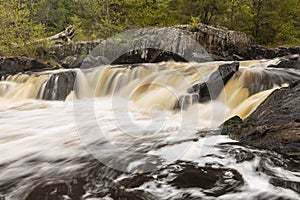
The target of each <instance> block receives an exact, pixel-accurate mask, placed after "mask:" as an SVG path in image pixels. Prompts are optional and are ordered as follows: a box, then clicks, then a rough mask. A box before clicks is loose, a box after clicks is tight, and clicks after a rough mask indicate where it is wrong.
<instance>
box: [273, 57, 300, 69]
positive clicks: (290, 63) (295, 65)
mask: <svg viewBox="0 0 300 200" xmlns="http://www.w3.org/2000/svg"><path fill="white" fill-rule="evenodd" d="M268 68H285V69H287V68H292V69H300V56H299V55H293V56H290V57H288V58H284V59H282V60H281V61H280V62H279V63H278V64H277V65H269V66H268Z"/></svg>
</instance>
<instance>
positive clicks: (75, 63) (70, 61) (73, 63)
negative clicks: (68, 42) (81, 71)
mask: <svg viewBox="0 0 300 200" xmlns="http://www.w3.org/2000/svg"><path fill="white" fill-rule="evenodd" d="M82 62H83V59H81V58H78V57H77V56H68V57H66V58H65V59H64V60H63V62H62V67H63V68H67V69H75V68H80V66H81V64H82Z"/></svg>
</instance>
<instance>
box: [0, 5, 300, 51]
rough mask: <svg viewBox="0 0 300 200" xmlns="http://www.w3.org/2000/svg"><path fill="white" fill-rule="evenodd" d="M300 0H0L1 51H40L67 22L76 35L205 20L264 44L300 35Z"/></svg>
mask: <svg viewBox="0 0 300 200" xmlns="http://www.w3.org/2000/svg"><path fill="white" fill-rule="evenodd" d="M299 10H300V0H284V1H283V0H28V1H24V0H22V1H20V0H0V25H1V30H0V53H1V54H23V55H31V54H34V52H35V51H34V50H35V49H36V46H37V45H47V43H46V42H45V41H43V42H42V40H40V39H42V38H46V37H49V36H51V35H54V34H56V33H58V32H60V31H62V30H64V29H65V28H66V27H67V26H69V25H73V26H74V27H75V30H76V35H75V38H74V40H75V41H78V40H91V39H99V38H107V37H110V36H113V35H115V34H116V33H119V32H122V31H124V30H126V29H131V28H140V27H164V26H172V25H175V24H191V25H192V26H197V24H198V23H199V22H201V23H205V24H211V25H220V26H225V27H228V28H230V29H233V30H240V31H244V32H246V33H247V34H249V35H252V36H253V37H254V38H256V39H257V41H258V42H259V43H260V44H268V45H270V44H271V45H272V44H282V43H289V44H292V43H294V44H297V45H299V41H300V12H299Z"/></svg>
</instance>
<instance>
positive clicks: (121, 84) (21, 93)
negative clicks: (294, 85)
mask: <svg viewBox="0 0 300 200" xmlns="http://www.w3.org/2000/svg"><path fill="white" fill-rule="evenodd" d="M277 62H278V59H274V60H271V61H244V62H241V63H240V70H239V71H238V72H237V73H236V74H235V75H234V76H233V77H232V78H231V79H230V80H229V81H228V83H227V84H226V85H225V87H224V88H223V90H222V91H221V93H220V95H219V97H218V98H217V99H216V101H218V102H222V103H223V104H225V105H226V107H228V108H229V109H230V112H229V114H228V116H227V117H230V116H233V115H236V114H238V115H240V116H241V117H242V118H245V117H247V116H248V115H249V114H250V113H251V112H252V111H253V110H255V108H256V107H257V106H258V105H259V104H260V103H261V102H262V101H263V100H264V99H265V98H266V97H267V96H268V95H269V94H270V93H271V92H272V91H273V90H275V89H276V88H279V87H283V86H285V85H287V84H289V83H291V82H293V81H295V80H297V79H299V73H298V72H296V71H293V70H280V69H268V68H266V67H267V66H269V65H271V64H276V63H277ZM224 63H226V62H208V63H175V62H163V63H159V64H140V65H126V66H122V65H116V66H99V67H97V68H93V69H88V70H81V69H76V70H55V71H50V72H49V71H48V72H39V73H32V74H16V75H10V76H7V77H6V78H3V79H2V80H1V81H0V97H1V99H6V100H11V101H18V100H22V99H42V100H70V99H83V98H91V97H95V98H101V97H106V96H110V97H120V98H124V99H125V100H126V101H130V102H134V105H135V107H140V108H141V110H142V111H146V112H148V111H150V110H151V109H152V107H155V106H156V107H160V108H162V109H166V110H172V109H173V108H174V106H175V104H176V103H177V102H178V99H179V98H180V96H181V95H188V94H187V88H188V87H190V86H191V85H193V84H195V83H197V82H205V81H207V80H208V77H209V76H210V75H211V74H212V73H213V72H214V71H215V70H216V69H217V68H218V66H220V65H221V64H224ZM194 97H195V96H191V97H190V98H188V101H189V102H187V104H190V105H192V104H194V103H197V100H196V99H195V98H194Z"/></svg>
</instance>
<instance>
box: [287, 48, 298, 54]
mask: <svg viewBox="0 0 300 200" xmlns="http://www.w3.org/2000/svg"><path fill="white" fill-rule="evenodd" d="M288 51H289V52H290V53H291V54H300V46H296V47H289V48H288Z"/></svg>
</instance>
